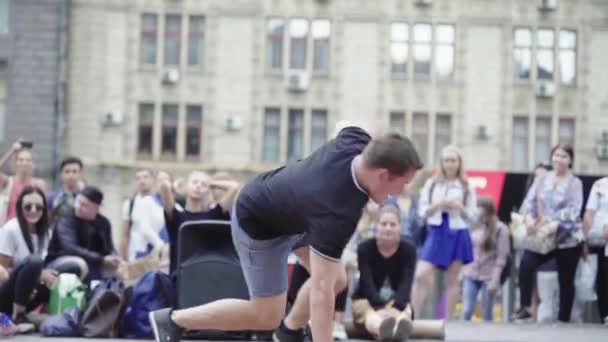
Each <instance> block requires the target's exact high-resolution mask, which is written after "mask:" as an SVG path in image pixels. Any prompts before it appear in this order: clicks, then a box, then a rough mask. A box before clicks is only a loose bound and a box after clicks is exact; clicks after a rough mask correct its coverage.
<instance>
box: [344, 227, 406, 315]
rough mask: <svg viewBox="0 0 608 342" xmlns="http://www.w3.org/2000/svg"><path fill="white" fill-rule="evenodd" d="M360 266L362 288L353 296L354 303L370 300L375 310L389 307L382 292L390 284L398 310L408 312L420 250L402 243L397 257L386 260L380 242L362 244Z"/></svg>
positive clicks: (358, 259)
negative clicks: (355, 300) (417, 256)
mask: <svg viewBox="0 0 608 342" xmlns="http://www.w3.org/2000/svg"><path fill="white" fill-rule="evenodd" d="M357 261H358V264H359V272H360V277H359V286H358V287H357V289H356V290H355V293H354V294H353V298H354V299H367V300H368V301H369V303H370V304H371V305H372V306H373V307H374V308H375V309H380V308H382V307H384V306H385V305H386V303H387V299H386V298H382V296H381V291H382V287H383V285H384V283H385V282H386V281H388V284H389V285H390V288H391V289H392V291H393V292H394V295H393V296H392V299H394V301H395V302H394V306H395V308H397V309H398V310H403V309H405V306H406V305H407V304H408V303H409V301H410V291H411V289H412V282H413V281H414V271H415V269H416V248H415V247H414V245H412V244H411V243H409V242H407V241H405V240H401V242H400V244H399V248H398V249H397V251H396V252H395V254H393V255H391V256H390V257H389V258H385V257H384V256H382V254H380V250H379V249H378V243H377V241H376V239H369V240H367V241H364V242H362V243H361V244H360V245H359V248H358V249H357Z"/></svg>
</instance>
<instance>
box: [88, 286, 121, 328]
mask: <svg viewBox="0 0 608 342" xmlns="http://www.w3.org/2000/svg"><path fill="white" fill-rule="evenodd" d="M125 296H126V294H125V289H124V285H123V283H122V282H121V281H119V280H117V279H104V280H102V281H101V282H100V283H99V285H97V286H96V287H95V288H94V289H93V290H92V291H91V293H90V299H89V305H88V306H87V309H86V310H85V311H84V313H83V314H82V319H81V321H80V333H81V334H82V336H83V337H112V338H115V337H118V328H119V323H120V316H121V315H122V313H123V311H124V303H125V302H126V298H125Z"/></svg>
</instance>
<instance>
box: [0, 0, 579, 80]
mask: <svg viewBox="0 0 608 342" xmlns="http://www.w3.org/2000/svg"><path fill="white" fill-rule="evenodd" d="M0 1H6V0H0ZM162 18H163V19H164V24H163V27H164V35H163V37H164V40H163V51H164V53H163V64H165V65H181V63H180V53H181V48H182V31H185V32H187V35H186V37H187V49H188V53H187V62H186V63H187V64H188V65H189V66H200V65H202V63H203V55H204V36H205V35H204V31H205V18H204V17H203V16H199V15H193V16H188V17H187V20H182V16H181V15H176V14H167V15H165V16H164V17H162ZM286 31H287V32H286ZM286 33H287V34H286ZM266 36H267V50H266V67H267V68H268V69H269V70H272V71H282V70H283V69H284V68H285V67H286V65H285V63H284V60H285V57H286V56H287V58H288V60H289V63H288V65H287V66H288V67H289V69H295V70H298V69H308V68H311V69H312V70H313V71H314V72H316V73H327V72H328V71H329V67H330V50H331V46H330V36H331V22H330V21H329V20H327V19H315V20H312V21H309V20H307V19H303V18H292V19H289V20H286V19H284V18H280V17H272V18H269V19H267V22H266ZM141 42H142V45H141V62H142V63H143V64H156V63H157V58H158V45H159V43H158V42H159V16H158V15H157V14H151V13H145V14H143V15H142V32H141ZM513 42H514V44H513V59H514V70H515V77H516V78H517V79H522V80H526V79H531V78H532V77H534V76H535V77H536V79H539V80H554V78H555V73H556V71H555V64H556V56H557V64H558V66H559V77H560V81H561V83H562V84H567V85H571V84H574V83H575V79H576V44H577V35H576V32H575V31H572V30H553V29H543V28H541V29H538V30H533V29H530V28H526V27H519V28H516V29H515V30H514V33H513ZM311 45H312V55H311V56H309V54H308V51H309V46H311ZM285 46H288V49H286V48H285ZM390 54H391V73H392V75H393V76H394V77H397V78H400V77H406V76H407V75H408V74H409V73H413V74H414V75H415V76H416V77H429V76H430V73H431V71H432V69H433V70H434V73H435V74H436V75H437V78H438V79H440V80H441V79H448V78H450V77H451V76H452V74H453V72H454V56H455V28H454V25H449V24H437V25H431V24H428V23H416V24H413V25H410V24H408V23H406V22H393V23H392V24H391V31H390ZM309 60H311V61H309ZM409 61H412V62H411V63H410V62H409ZM533 62H534V63H535V65H536V73H535V74H534V75H533V73H532V72H531V71H532V66H533V64H532V63H533ZM309 64H310V66H309ZM410 64H411V67H410Z"/></svg>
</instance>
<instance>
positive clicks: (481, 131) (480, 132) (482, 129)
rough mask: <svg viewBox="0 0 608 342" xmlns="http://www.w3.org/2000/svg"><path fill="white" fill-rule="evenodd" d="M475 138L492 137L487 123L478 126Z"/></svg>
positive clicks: (484, 138)
mask: <svg viewBox="0 0 608 342" xmlns="http://www.w3.org/2000/svg"><path fill="white" fill-rule="evenodd" d="M475 139H477V140H479V141H487V140H488V139H490V134H489V133H488V127H487V126H486V125H479V126H477V131H476V132H475Z"/></svg>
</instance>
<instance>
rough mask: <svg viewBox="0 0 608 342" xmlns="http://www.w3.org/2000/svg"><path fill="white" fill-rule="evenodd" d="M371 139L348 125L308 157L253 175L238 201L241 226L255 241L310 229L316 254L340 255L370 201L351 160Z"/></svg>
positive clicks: (306, 231)
mask: <svg viewBox="0 0 608 342" xmlns="http://www.w3.org/2000/svg"><path fill="white" fill-rule="evenodd" d="M370 140H371V138H370V136H369V135H368V134H367V133H366V132H365V131H364V130H362V129H360V128H356V127H348V128H345V129H343V130H342V131H341V132H340V133H339V134H338V136H337V137H336V138H335V139H334V140H331V141H329V142H328V143H326V144H325V145H323V146H321V147H320V148H319V149H318V150H317V151H315V152H314V153H313V154H312V155H310V156H309V157H308V158H306V159H303V160H299V161H296V162H292V163H289V164H287V165H286V166H284V167H281V168H279V169H276V170H273V171H270V172H267V173H264V174H261V175H259V176H257V177H256V178H255V179H253V180H252V181H251V182H250V183H249V184H247V185H246V186H245V187H244V188H243V190H242V191H241V193H240V195H239V198H238V199H237V203H236V214H237V217H238V220H239V224H240V226H241V227H242V228H243V230H244V231H245V232H246V233H247V234H248V235H249V236H250V237H251V238H253V239H257V240H268V239H273V238H276V237H280V236H285V235H295V234H300V233H309V234H310V237H309V238H310V240H309V242H310V245H311V247H312V249H313V250H314V251H315V252H316V253H317V254H320V255H322V256H324V257H327V258H329V259H334V260H337V259H340V257H341V255H342V250H343V249H344V246H346V244H347V243H348V240H349V239H350V237H351V235H352V234H353V232H354V230H355V227H356V226H357V221H358V220H359V218H360V216H361V210H362V209H363V206H364V205H365V204H366V203H367V201H368V195H367V194H366V193H365V192H364V191H363V190H362V189H361V188H360V187H359V185H358V184H357V183H356V179H355V177H354V169H353V166H352V161H353V158H355V157H356V156H357V155H359V154H361V153H362V152H363V150H364V149H365V147H366V146H367V144H368V143H369V142H370Z"/></svg>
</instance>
